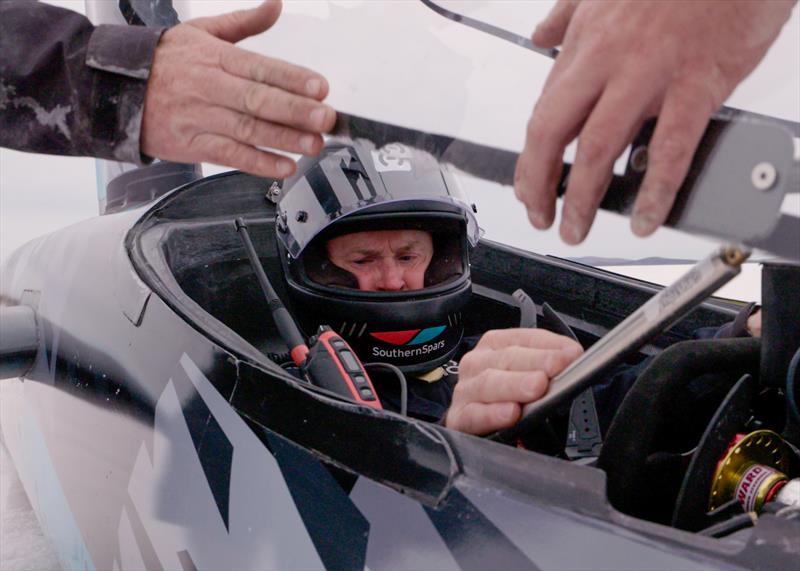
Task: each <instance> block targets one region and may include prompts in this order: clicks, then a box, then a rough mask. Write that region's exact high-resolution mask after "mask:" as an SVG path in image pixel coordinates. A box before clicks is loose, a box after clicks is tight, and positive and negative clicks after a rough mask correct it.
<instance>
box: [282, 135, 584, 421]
mask: <svg viewBox="0 0 800 571" xmlns="http://www.w3.org/2000/svg"><path fill="white" fill-rule="evenodd" d="M277 211H278V213H277V223H276V229H277V236H278V245H279V248H280V249H281V250H282V255H281V260H282V262H283V264H284V275H285V277H286V281H287V285H288V289H289V294H290V298H291V300H292V307H293V312H294V314H295V316H296V317H297V318H298V320H299V321H300V324H301V326H302V327H303V329H304V330H305V331H306V332H307V333H311V332H313V331H314V330H315V329H316V328H317V326H319V325H321V324H326V325H330V326H331V327H333V328H334V329H335V330H337V331H338V332H339V333H340V334H341V335H342V336H343V337H345V339H347V341H348V343H350V345H351V346H352V347H353V349H354V350H355V351H356V353H357V354H358V355H359V357H360V358H361V359H362V361H364V362H365V363H370V362H384V363H389V364H391V365H394V366H396V367H398V368H399V369H400V370H402V371H403V373H404V374H405V376H406V378H407V381H408V385H409V386H408V411H409V414H411V415H413V416H416V417H419V418H423V419H425V420H430V421H434V422H437V421H442V422H445V424H446V425H447V426H449V427H451V428H455V429H458V430H464V431H467V432H472V433H476V434H484V433H487V432H490V431H492V430H497V429H500V428H504V427H507V426H510V425H512V424H513V423H514V422H516V420H517V419H518V418H519V415H520V412H521V404H520V403H526V402H530V401H532V400H535V399H536V398H539V397H540V396H541V395H542V394H544V392H545V391H546V389H547V384H548V382H549V379H550V378H551V377H552V376H554V375H555V374H557V373H558V372H560V371H561V370H562V369H563V368H564V367H565V366H566V365H567V364H568V363H569V362H571V361H572V360H573V359H574V358H575V357H576V356H577V355H579V354H580V352H581V349H580V347H579V346H578V344H577V343H575V342H574V341H572V340H570V339H568V338H566V337H562V336H558V335H555V334H553V333H550V332H547V331H542V330H521V329H510V330H504V331H491V332H489V333H487V334H485V335H483V336H482V338H481V339H480V341H477V340H475V339H465V338H464V324H463V316H462V310H463V308H464V306H465V304H466V303H467V302H468V300H469V297H470V294H471V279H470V273H469V251H470V249H471V248H472V247H473V246H474V245H475V244H476V243H477V240H478V238H479V236H480V230H479V228H478V224H477V221H476V220H475V215H474V212H473V209H472V207H471V206H470V205H469V204H468V203H467V202H466V200H465V199H464V197H463V196H462V194H461V192H460V190H459V189H458V187H457V186H456V183H455V180H454V178H453V176H452V174H451V173H450V171H449V170H448V169H447V168H444V167H442V166H441V165H440V164H439V163H438V162H437V161H436V160H435V159H433V158H432V157H431V156H429V155H427V154H426V153H423V152H419V151H416V150H412V149H409V148H407V147H405V146H402V145H396V144H395V145H387V146H385V147H383V148H381V149H375V148H374V147H373V146H372V145H371V144H370V143H367V142H361V141H359V142H356V143H339V142H332V143H329V144H328V145H327V146H326V148H325V150H324V151H323V152H322V154H321V155H320V156H319V157H314V158H305V159H303V161H301V163H300V165H299V168H298V173H297V174H296V175H295V176H294V177H292V178H290V179H287V180H286V181H285V182H284V184H283V188H282V191H281V196H280V200H279V203H278V209H277ZM476 341H477V344H476ZM459 361H460V362H461V366H460V368H461V373H460V376H461V380H460V381H458V377H459ZM373 377H374V378H373V382H374V383H375V385H376V390H377V391H378V394H379V396H380V397H381V399H382V401H383V402H384V403H385V404H387V405H388V406H390V407H391V408H399V399H400V397H399V394H400V390H399V386H398V383H397V381H396V380H395V379H394V378H393V377H392V376H386V375H381V374H373ZM456 381H458V385H456ZM456 386H457V387H458V389H457V390H454V389H455V387H456Z"/></svg>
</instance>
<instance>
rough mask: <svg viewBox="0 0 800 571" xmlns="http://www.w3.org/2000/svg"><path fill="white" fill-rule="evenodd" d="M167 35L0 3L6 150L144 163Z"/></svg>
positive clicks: (0, 94) (0, 120)
mask: <svg viewBox="0 0 800 571" xmlns="http://www.w3.org/2000/svg"><path fill="white" fill-rule="evenodd" d="M162 31H163V30H161V29H155V28H144V27H139V26H135V27H134V26H98V27H95V26H93V25H92V24H91V23H90V22H89V20H87V19H86V18H85V17H84V16H82V15H80V14H77V13H75V12H71V11H69V10H64V9H62V8H58V7H55V6H51V5H47V4H41V3H38V2H27V1H17V0H5V1H0V146H3V147H9V148H13V149H18V150H23V151H32V152H39V153H49V154H59V155H82V156H94V157H98V158H107V159H114V160H119V161H125V162H133V163H139V162H141V160H142V158H141V155H140V150H139V148H140V143H139V138H140V130H141V121H142V110H143V105H144V96H145V91H146V89H147V78H148V76H149V73H150V64H151V62H152V60H153V54H154V52H155V48H156V45H157V43H158V40H159V38H160V36H161V33H162Z"/></svg>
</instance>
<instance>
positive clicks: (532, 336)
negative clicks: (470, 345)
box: [475, 328, 583, 357]
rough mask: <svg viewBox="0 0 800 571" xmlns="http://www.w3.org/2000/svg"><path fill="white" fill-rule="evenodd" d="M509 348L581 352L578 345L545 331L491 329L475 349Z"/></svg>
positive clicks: (564, 337) (561, 336)
mask: <svg viewBox="0 0 800 571" xmlns="http://www.w3.org/2000/svg"><path fill="white" fill-rule="evenodd" d="M509 346H518V347H530V348H531V349H555V350H558V351H565V352H568V353H570V354H574V355H575V356H576V357H577V356H578V355H580V354H581V353H582V352H583V348H582V347H581V346H580V344H579V343H577V342H575V341H574V340H573V339H570V338H569V337H566V336H564V335H558V334H557V333H553V332H552V331H547V330H546V329H521V328H520V329H492V330H491V331H487V332H486V333H484V334H483V336H482V337H481V338H480V340H479V341H478V343H477V345H476V346H475V347H476V349H504V348H505V347H509Z"/></svg>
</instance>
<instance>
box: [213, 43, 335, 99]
mask: <svg viewBox="0 0 800 571" xmlns="http://www.w3.org/2000/svg"><path fill="white" fill-rule="evenodd" d="M226 48H227V49H223V50H222V51H221V53H220V64H221V66H222V69H223V70H224V71H226V72H227V73H230V74H233V75H236V76H238V77H241V78H244V79H249V80H251V81H255V82H257V83H264V84H267V85H271V86H273V87H279V88H281V89H283V90H285V91H290V92H292V93H296V94H298V95H305V96H306V97H312V98H314V99H316V100H318V101H321V100H323V99H325V97H326V96H327V95H328V82H327V80H326V79H325V78H324V77H322V76H321V75H320V74H318V73H316V72H315V71H312V70H310V69H306V68H304V67H301V66H298V65H294V64H291V63H288V62H285V61H283V60H279V59H275V58H271V57H266V56H262V55H259V54H257V53H253V52H249V51H247V50H242V49H239V48H235V47H233V46H229V47H226Z"/></svg>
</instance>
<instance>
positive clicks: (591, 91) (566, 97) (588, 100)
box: [514, 67, 604, 230]
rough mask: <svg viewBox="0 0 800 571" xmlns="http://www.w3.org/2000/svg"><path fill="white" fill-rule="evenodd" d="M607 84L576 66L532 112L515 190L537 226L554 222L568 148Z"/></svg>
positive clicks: (557, 82) (544, 226)
mask: <svg viewBox="0 0 800 571" xmlns="http://www.w3.org/2000/svg"><path fill="white" fill-rule="evenodd" d="M603 83H604V79H603V78H601V76H600V75H598V74H597V73H590V72H589V71H587V72H586V73H582V72H581V70H580V67H572V68H570V69H569V70H567V71H566V72H564V73H563V74H562V75H561V76H560V77H559V78H558V79H557V80H556V81H554V82H553V83H552V85H551V86H550V87H549V88H548V89H547V91H546V92H545V93H544V94H542V96H541V97H540V98H539V101H538V103H537V105H536V108H535V109H534V111H533V114H532V115H531V118H530V121H529V122H528V129H527V133H526V137H525V147H524V148H523V150H522V153H521V154H520V156H519V159H518V160H517V167H516V171H515V173H514V192H515V194H516V195H517V198H518V199H519V200H521V201H522V202H523V203H524V204H525V206H526V207H527V209H528V216H529V218H530V220H531V223H532V224H533V225H534V226H535V227H536V228H539V229H541V230H543V229H546V228H549V227H550V225H551V224H552V223H553V218H554V217H555V201H556V185H557V184H558V180H559V177H560V175H561V169H562V167H563V162H562V157H563V156H564V148H565V147H566V146H567V144H568V143H569V142H570V141H571V140H572V139H573V138H574V137H575V134H576V133H577V132H578V130H579V129H580V126H581V125H582V124H583V122H584V120H585V118H586V116H587V115H588V114H589V111H590V109H591V108H592V106H593V105H594V103H595V101H596V100H597V97H598V95H599V93H600V91H601V88H602V86H603Z"/></svg>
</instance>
